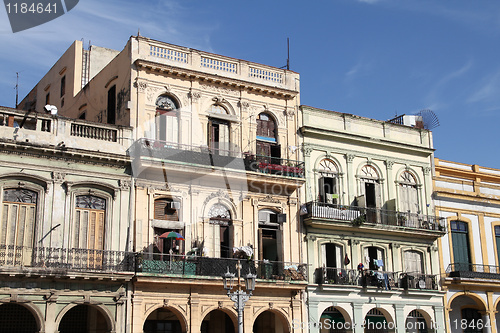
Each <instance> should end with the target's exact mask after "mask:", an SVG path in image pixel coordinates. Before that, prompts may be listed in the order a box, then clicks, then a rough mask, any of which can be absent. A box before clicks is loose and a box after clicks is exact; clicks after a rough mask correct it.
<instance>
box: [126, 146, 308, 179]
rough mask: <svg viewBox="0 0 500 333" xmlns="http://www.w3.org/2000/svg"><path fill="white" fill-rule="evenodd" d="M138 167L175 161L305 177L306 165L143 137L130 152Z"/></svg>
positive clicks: (274, 174)
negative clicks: (144, 164) (149, 163)
mask: <svg viewBox="0 0 500 333" xmlns="http://www.w3.org/2000/svg"><path fill="white" fill-rule="evenodd" d="M129 153H130V156H131V157H132V159H133V161H134V165H136V166H137V164H135V163H137V162H139V161H143V160H156V161H158V162H162V163H163V162H172V163H177V164H184V165H186V164H187V165H192V166H202V167H219V168H227V169H232V170H235V171H237V170H241V171H251V172H258V173H262V174H268V175H273V176H282V177H293V178H303V177H304V162H299V161H293V160H288V159H284V158H274V157H268V156H259V155H257V156H256V155H250V154H242V153H241V152H239V151H232V150H223V149H213V148H208V147H207V146H194V145H185V144H180V143H172V142H165V141H160V140H152V139H146V138H142V139H139V140H137V141H136V142H135V143H134V144H133V145H132V147H131V148H130V150H129Z"/></svg>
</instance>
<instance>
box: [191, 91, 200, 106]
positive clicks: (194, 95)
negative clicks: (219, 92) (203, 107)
mask: <svg viewBox="0 0 500 333" xmlns="http://www.w3.org/2000/svg"><path fill="white" fill-rule="evenodd" d="M188 97H189V98H190V99H191V101H192V102H193V103H197V102H198V100H199V99H200V98H201V94H200V93H199V92H197V91H190V92H189V93H188Z"/></svg>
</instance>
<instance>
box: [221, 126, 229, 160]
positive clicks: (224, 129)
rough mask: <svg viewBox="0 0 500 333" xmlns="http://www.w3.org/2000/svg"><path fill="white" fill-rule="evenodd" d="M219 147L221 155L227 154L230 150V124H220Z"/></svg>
mask: <svg viewBox="0 0 500 333" xmlns="http://www.w3.org/2000/svg"><path fill="white" fill-rule="evenodd" d="M219 149H220V150H222V151H221V152H220V155H223V156H227V155H228V152H227V151H228V150H229V124H227V123H226V124H222V123H221V124H219Z"/></svg>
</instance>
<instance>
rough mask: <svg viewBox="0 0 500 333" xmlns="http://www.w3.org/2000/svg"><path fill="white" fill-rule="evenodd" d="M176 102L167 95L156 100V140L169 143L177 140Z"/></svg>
mask: <svg viewBox="0 0 500 333" xmlns="http://www.w3.org/2000/svg"><path fill="white" fill-rule="evenodd" d="M178 109H179V106H178V104H177V102H176V101H175V100H174V99H173V98H172V97H170V96H168V95H161V96H160V97H158V98H157V99H156V118H155V125H156V139H157V140H161V141H166V142H171V143H177V142H178V140H179V122H178Z"/></svg>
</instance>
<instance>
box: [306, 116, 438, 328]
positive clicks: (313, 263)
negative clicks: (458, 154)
mask: <svg viewBox="0 0 500 333" xmlns="http://www.w3.org/2000/svg"><path fill="white" fill-rule="evenodd" d="M301 109H302V117H303V121H302V127H301V129H300V133H301V134H302V136H303V152H304V161H305V169H306V191H305V202H306V203H305V205H303V207H302V209H301V213H302V219H303V222H304V225H305V227H306V231H307V248H308V263H309V286H308V288H307V289H308V305H309V324H308V325H307V326H308V327H309V329H310V332H431V331H433V332H443V330H444V308H443V292H442V291H441V287H440V278H439V274H440V269H439V261H438V258H439V256H438V247H437V240H438V239H439V238H440V237H441V236H443V235H444V234H445V231H446V229H445V228H446V226H445V224H444V223H443V221H442V220H441V219H439V218H436V216H434V211H433V209H432V198H431V195H432V161H433V160H432V158H433V151H434V149H433V143H432V134H431V132H430V131H427V130H424V129H420V128H413V127H409V126H404V125H399V124H395V123H391V122H384V121H377V120H373V119H368V118H363V117H358V116H354V115H351V114H345V113H338V112H333V111H327V110H321V109H317V108H312V107H307V106H302V107H301Z"/></svg>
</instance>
